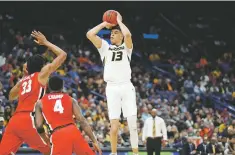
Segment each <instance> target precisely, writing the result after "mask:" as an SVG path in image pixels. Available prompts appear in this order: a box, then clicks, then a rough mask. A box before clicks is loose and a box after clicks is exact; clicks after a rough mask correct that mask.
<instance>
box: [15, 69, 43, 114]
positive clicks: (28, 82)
mask: <svg viewBox="0 0 235 155" xmlns="http://www.w3.org/2000/svg"><path fill="white" fill-rule="evenodd" d="M38 74H39V72H36V73H33V74H30V75H28V76H25V77H23V78H22V79H21V80H20V91H19V100H18V106H17V108H16V112H34V108H35V104H36V102H37V101H38V100H39V99H40V98H42V96H43V95H44V93H45V86H43V85H41V84H40V83H39V81H38Z"/></svg>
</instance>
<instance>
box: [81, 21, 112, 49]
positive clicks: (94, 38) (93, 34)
mask: <svg viewBox="0 0 235 155" xmlns="http://www.w3.org/2000/svg"><path fill="white" fill-rule="evenodd" d="M112 26H113V25H112V24H109V23H107V22H103V23H101V24H99V25H97V26H96V27H94V28H92V29H90V30H89V31H88V32H87V34H86V36H87V38H88V39H89V40H90V41H91V42H92V43H93V45H94V46H95V47H96V48H98V49H99V48H101V45H102V39H101V38H100V37H99V36H98V35H97V33H99V31H100V30H102V29H103V28H105V27H106V28H111V27H112Z"/></svg>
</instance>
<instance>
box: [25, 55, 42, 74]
mask: <svg viewBox="0 0 235 155" xmlns="http://www.w3.org/2000/svg"><path fill="white" fill-rule="evenodd" d="M44 64H45V59H44V58H43V57H42V56H41V55H39V54H36V55H34V56H31V57H29V59H28V60H27V71H28V73H29V74H33V73H35V72H40V71H41V69H42V67H43V66H44Z"/></svg>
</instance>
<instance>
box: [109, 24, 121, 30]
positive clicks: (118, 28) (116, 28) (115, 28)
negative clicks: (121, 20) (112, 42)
mask: <svg viewBox="0 0 235 155" xmlns="http://www.w3.org/2000/svg"><path fill="white" fill-rule="evenodd" d="M111 30H119V31H121V28H120V27H119V26H118V25H116V26H114V27H112V29H111Z"/></svg>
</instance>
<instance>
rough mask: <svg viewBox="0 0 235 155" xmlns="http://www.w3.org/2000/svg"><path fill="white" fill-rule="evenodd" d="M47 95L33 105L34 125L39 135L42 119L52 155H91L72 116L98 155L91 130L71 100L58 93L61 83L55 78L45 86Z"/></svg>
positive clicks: (60, 91) (93, 154)
mask: <svg viewBox="0 0 235 155" xmlns="http://www.w3.org/2000/svg"><path fill="white" fill-rule="evenodd" d="M48 87H49V90H50V93H49V94H47V95H45V96H44V97H43V98H42V99H41V100H40V101H38V102H37V103H36V108H35V119H36V121H35V125H36V128H37V130H38V132H39V133H41V132H43V123H44V119H45V121H46V123H47V124H48V126H49V129H50V131H51V137H50V140H51V143H52V149H51V150H52V151H51V154H52V155H71V154H72V152H75V153H76V154H77V155H95V152H93V151H92V149H91V148H90V147H89V145H88V143H87V142H86V141H85V139H84V138H83V137H82V135H81V132H80V131H79V130H78V128H77V127H76V125H75V123H74V119H73V115H75V118H76V119H77V121H79V122H80V125H81V127H82V129H83V130H84V131H85V133H86V134H87V135H88V136H89V137H90V139H91V140H92V142H93V146H94V148H95V150H96V151H98V152H99V154H100V155H101V154H102V152H101V150H100V148H99V146H98V142H97V140H96V138H95V136H94V134H93V132H92V129H91V127H90V125H89V124H88V122H87V121H86V119H85V118H84V117H83V115H82V114H81V110H80V107H79V105H78V103H77V101H76V100H75V99H73V98H72V97H70V96H69V95H67V94H65V93H63V92H62V89H63V80H62V79H60V78H59V77H57V76H54V77H51V78H50V80H49V83H48Z"/></svg>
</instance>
